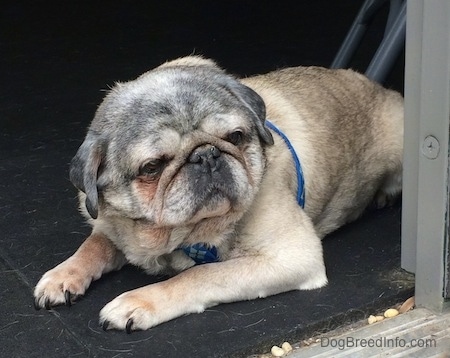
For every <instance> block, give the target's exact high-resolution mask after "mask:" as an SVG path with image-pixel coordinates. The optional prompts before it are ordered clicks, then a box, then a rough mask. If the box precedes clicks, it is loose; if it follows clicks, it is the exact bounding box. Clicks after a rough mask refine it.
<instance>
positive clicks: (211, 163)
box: [189, 144, 221, 170]
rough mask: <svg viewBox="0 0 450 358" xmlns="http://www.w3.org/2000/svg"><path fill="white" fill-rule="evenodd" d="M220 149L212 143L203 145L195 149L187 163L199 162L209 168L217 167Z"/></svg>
mask: <svg viewBox="0 0 450 358" xmlns="http://www.w3.org/2000/svg"><path fill="white" fill-rule="evenodd" d="M220 154H221V153H220V150H219V148H217V147H216V146H214V145H209V144H208V145H205V146H201V147H199V148H197V149H195V150H194V151H193V152H192V154H191V155H190V156H189V163H192V164H200V165H202V166H204V167H209V168H210V169H211V170H217V169H218V168H219V162H218V161H217V158H219V157H220Z"/></svg>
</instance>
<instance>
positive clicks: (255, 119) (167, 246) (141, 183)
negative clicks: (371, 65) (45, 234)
mask: <svg viewBox="0 0 450 358" xmlns="http://www.w3.org/2000/svg"><path fill="white" fill-rule="evenodd" d="M269 123H270V125H269ZM402 147H403V99H402V96H401V95H400V94H399V93H397V92H394V91H392V90H388V89H385V88H383V87H381V86H380V85H378V84H376V83H374V82H372V81H370V80H368V79H367V78H366V77H364V76H363V75H361V74H358V73H356V72H354V71H352V70H330V69H325V68H319V67H295V68H285V69H281V70H277V71H274V72H271V73H268V74H265V75H259V76H255V77H250V78H245V79H240V80H239V79H237V78H236V77H234V76H232V75H229V74H227V73H226V72H225V71H224V70H222V69H221V68H220V67H219V66H218V65H217V64H216V63H215V62H213V61H212V60H209V59H205V58H202V57H197V56H189V57H184V58H180V59H177V60H174V61H171V62H167V63H165V64H163V65H161V66H159V67H157V68H156V69H154V70H151V71H149V72H147V73H144V74H143V75H141V76H140V77H138V78H137V79H135V80H133V81H130V82H127V83H117V84H116V85H115V86H114V87H113V88H112V89H111V91H110V92H109V93H108V94H107V96H106V97H105V99H104V100H103V102H102V103H101V105H100V106H99V108H98V110H97V112H96V114H95V117H94V119H93V121H92V123H91V125H90V127H89V130H88V133H87V135H86V138H85V140H84V142H83V143H82V145H81V147H80V148H79V150H78V152H77V154H76V155H75V157H74V158H73V160H72V163H71V168H70V178H71V181H72V182H73V184H74V185H75V187H77V188H78V189H79V199H80V210H81V212H82V214H83V215H84V216H85V217H86V218H87V219H88V221H89V222H90V224H91V225H92V233H91V235H90V236H89V237H88V238H87V239H86V241H85V242H84V243H83V244H82V245H81V246H80V248H79V249H78V250H77V251H76V252H75V253H74V254H73V256H71V257H69V258H68V259H67V260H66V261H64V262H62V263H61V264H59V265H58V266H56V267H55V268H53V269H51V270H50V271H48V272H47V273H45V274H44V275H43V277H42V278H41V279H40V281H39V282H38V284H37V286H36V288H35V291H34V296H35V306H36V308H47V309H49V308H51V307H54V306H57V305H61V304H66V305H69V306H70V305H71V304H72V303H73V302H74V301H75V300H76V298H78V297H79V296H81V295H83V294H84V293H85V292H86V290H87V288H88V287H89V285H90V283H91V282H92V281H93V280H97V279H99V278H100V277H101V276H102V275H103V274H105V273H107V272H110V271H112V270H119V269H120V268H122V267H123V266H124V265H125V264H127V263H130V264H133V265H136V266H139V267H141V268H142V269H143V270H145V271H146V272H148V273H149V274H151V275H153V274H160V273H169V274H171V278H169V279H167V280H165V281H162V282H159V283H155V284H151V285H148V286H145V287H141V288H138V289H135V290H132V291H129V292H125V293H123V294H121V295H120V296H118V297H117V298H115V299H114V300H112V301H111V302H110V303H108V304H107V305H106V306H105V307H104V308H103V309H102V310H101V312H100V324H101V325H102V326H103V328H104V329H105V330H106V329H118V330H125V331H127V332H131V331H133V330H145V329H148V328H150V327H153V326H155V325H158V324H160V323H162V322H165V321H168V320H171V319H174V318H176V317H178V316H181V315H185V314H189V313H194V312H196V313H199V312H202V311H204V310H205V309H206V308H208V307H211V306H214V305H217V304H220V303H224V302H232V301H239V300H251V299H255V298H258V297H266V296H269V295H274V294H278V293H281V292H285V291H290V290H312V289H317V288H320V287H322V286H324V285H326V284H327V276H326V270H325V265H324V260H323V255H322V244H321V239H322V238H323V237H324V236H325V235H327V234H328V233H330V232H332V231H333V230H335V229H337V228H339V227H341V226H342V225H344V224H346V223H349V222H351V221H353V220H355V219H357V218H358V217H359V216H360V215H361V214H362V213H363V211H364V210H365V209H366V208H367V207H368V206H369V205H370V204H371V203H374V202H375V203H376V205H377V206H384V205H386V204H387V203H389V202H391V201H392V200H393V199H394V198H395V197H396V196H397V195H398V194H399V193H400V191H401V173H402Z"/></svg>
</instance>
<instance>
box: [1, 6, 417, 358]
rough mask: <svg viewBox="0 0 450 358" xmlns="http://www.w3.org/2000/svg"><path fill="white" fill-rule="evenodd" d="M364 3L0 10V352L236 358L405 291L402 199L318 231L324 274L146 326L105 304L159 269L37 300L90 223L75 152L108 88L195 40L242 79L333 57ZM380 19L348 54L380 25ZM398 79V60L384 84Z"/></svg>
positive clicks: (356, 314) (365, 50) (366, 54)
mask: <svg viewBox="0 0 450 358" xmlns="http://www.w3.org/2000/svg"><path fill="white" fill-rule="evenodd" d="M359 4H360V2H359V1H354V0H345V1H339V2H330V1H326V0H320V1H315V2H310V1H286V2H282V4H276V5H274V4H260V5H256V4H251V3H248V4H245V3H242V2H234V1H231V2H223V3H220V4H215V3H213V2H207V1H200V2H186V1H185V2H181V1H180V2H176V1H168V2H157V3H150V2H139V3H129V4H128V3H123V2H119V1H110V2H108V3H107V4H106V3H105V4H104V5H101V6H100V5H92V4H91V3H90V2H73V3H68V4H67V3H62V2H56V1H46V2H41V1H36V2H29V3H27V2H20V1H19V2H10V3H9V4H7V5H4V6H3V8H2V13H1V14H0V16H1V18H0V29H1V31H0V33H1V35H0V36H1V42H0V45H1V49H2V50H1V53H2V56H0V65H1V68H2V84H1V86H0V121H1V130H0V178H1V179H0V229H1V232H2V234H1V235H0V356H11V357H21V356H28V357H43V356H46V357H62V356H64V357H69V356H80V357H84V356H91V357H132V356H134V357H142V356H148V355H149V354H150V355H151V356H154V357H158V356H160V357H194V356H196V357H230V356H245V355H246V354H250V353H254V352H258V351H264V350H266V349H267V347H270V346H271V345H272V344H275V343H280V342H281V341H283V340H286V339H299V338H301V337H304V336H308V335H310V334H312V333H314V332H315V331H318V330H325V329H330V328H333V327H336V326H338V325H341V324H343V323H345V322H347V321H351V320H355V319H359V318H361V317H363V316H364V315H365V314H366V313H368V312H370V310H372V309H373V308H374V307H379V306H384V305H387V304H390V303H392V302H394V301H399V300H402V299H403V298H406V297H407V296H409V295H410V293H411V290H412V281H411V277H410V276H409V275H408V274H406V273H404V272H402V271H401V270H400V269H399V262H400V208H399V207H394V208H390V209H386V210H382V211H377V212H374V213H371V214H368V215H366V216H365V217H363V218H362V219H361V220H359V221H358V222H356V223H354V224H352V225H349V226H348V227H345V228H343V229H341V230H340V231H339V232H337V233H335V234H333V235H332V236H330V237H329V238H327V239H326V240H325V242H324V246H325V258H326V263H327V270H328V275H329V279H330V284H329V285H328V286H327V287H325V288H323V289H321V290H316V291H311V292H290V293H285V294H281V295H277V296H274V297H270V298H267V299H263V300H254V301H250V302H238V303H233V304H227V305H220V306H218V307H215V308H213V309H210V310H207V311H206V312H205V313H202V314H196V315H189V316H186V317H182V318H179V319H176V320H174V321H171V322H168V323H165V324H162V325H161V326H159V327H156V328H154V329H151V330H149V331H146V332H136V333H133V334H132V335H126V334H124V333H122V332H107V333H105V332H103V331H102V330H101V329H100V328H99V327H98V324H97V319H98V312H99V310H100V309H101V308H102V307H103V305H105V304H106V303H107V302H109V301H110V300H111V299H113V298H114V297H115V296H117V295H118V294H120V293H121V292H123V291H126V290H129V289H132V288H136V287H139V286H141V285H145V284H148V283H151V282H155V281H157V280H160V279H163V278H155V277H149V276H147V275H144V274H143V273H142V272H140V271H139V270H138V269H136V268H133V267H127V268H125V269H124V270H122V271H121V272H117V273H112V274H109V275H107V276H105V277H104V278H103V279H101V280H99V281H98V282H95V283H94V284H93V285H92V287H91V289H90V290H89V292H88V294H87V295H86V296H85V297H84V298H83V299H81V300H80V301H79V302H78V303H77V304H75V305H74V306H73V307H72V308H70V309H69V308H66V307H61V308H57V309H55V310H54V311H50V312H46V311H43V310H42V311H35V310H34V308H33V305H32V290H33V287H34V285H35V284H36V282H37V280H38V279H39V277H40V276H41V275H42V274H43V273H44V272H45V271H46V270H48V269H49V268H51V267H53V266H54V265H55V264H57V263H59V262H61V261H62V260H64V259H65V258H67V257H68V256H70V254H71V253H72V252H73V251H74V250H76V248H77V247H78V246H79V245H80V243H81V242H82V241H83V239H84V238H85V237H86V235H87V234H88V233H89V228H88V227H87V226H86V224H84V222H83V221H82V219H81V217H80V216H79V214H78V212H77V203H76V192H75V190H74V188H73V187H72V185H71V183H70V182H69V180H68V172H67V169H68V163H69V162H70V159H71V158H72V156H73V155H74V153H75V151H76V149H77V147H78V146H79V145H80V143H81V141H82V138H83V136H84V133H85V130H86V126H87V124H88V123H89V122H90V120H91V118H92V116H93V113H94V111H95V109H96V106H97V105H98V103H99V102H100V101H101V98H102V97H103V95H104V91H102V89H106V88H107V87H108V85H111V84H112V83H114V81H116V80H123V81H124V80H128V79H131V78H134V77H136V76H138V75H139V74H140V73H142V72H144V71H145V70H148V69H150V68H152V67H154V66H156V65H157V64H159V63H160V62H163V61H165V60H166V59H171V58H174V57H178V56H183V55H186V54H189V53H192V52H195V53H200V54H204V55H205V56H207V57H212V58H215V59H216V60H218V62H219V63H220V64H221V65H222V66H224V67H225V68H227V69H229V70H230V72H232V73H236V74H239V75H242V76H246V75H251V74H254V73H261V72H265V71H269V70H272V69H276V68H279V67H284V66H290V65H313V64H314V65H323V66H327V65H329V63H331V60H332V58H333V56H334V54H335V53H336V51H337V49H338V47H339V45H340V43H341V41H342V39H343V38H344V35H345V33H346V31H347V30H348V28H349V26H350V24H351V22H352V20H353V17H354V16H355V14H356V12H357V10H358V7H359ZM385 15H386V9H384V10H382V11H381V14H380V18H379V19H378V18H377V19H376V20H375V21H374V23H373V26H372V30H371V31H370V33H369V34H368V35H367V37H366V39H365V43H364V45H363V46H362V47H361V49H360V51H359V52H358V54H357V56H356V59H355V61H354V62H353V63H352V66H353V67H355V68H359V69H361V70H363V69H364V66H365V65H366V64H367V63H368V59H369V58H370V57H371V54H372V53H373V51H374V50H375V48H376V43H377V41H378V40H379V39H380V38H381V36H382V33H383V32H382V28H383V17H385ZM387 85H388V86H389V87H393V88H396V89H399V90H401V87H402V64H401V61H399V64H398V65H397V66H396V68H395V69H394V71H393V74H392V75H391V77H390V78H389V81H388V83H387Z"/></svg>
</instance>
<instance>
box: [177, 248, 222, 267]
mask: <svg viewBox="0 0 450 358" xmlns="http://www.w3.org/2000/svg"><path fill="white" fill-rule="evenodd" d="M180 249H181V250H183V252H184V253H185V254H186V255H188V256H189V257H190V258H191V259H192V260H194V261H195V264H196V265H200V264H208V263H211V262H217V261H219V255H218V254H217V248H216V247H215V246H208V245H206V244H194V245H190V246H182V247H181V248H180Z"/></svg>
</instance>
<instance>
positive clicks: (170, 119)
mask: <svg viewBox="0 0 450 358" xmlns="http://www.w3.org/2000/svg"><path fill="white" fill-rule="evenodd" d="M193 59H194V60H195V61H194V62H195V65H190V64H189V63H187V64H186V63H182V64H180V63H177V62H176V61H175V62H173V63H168V64H165V65H163V66H161V67H159V68H157V69H155V70H153V71H150V72H147V73H146V74H144V75H142V76H141V77H139V78H138V79H136V80H134V81H131V82H128V83H124V84H117V85H116V86H115V87H114V88H113V90H112V91H111V92H110V93H109V94H108V95H107V96H106V98H105V99H104V101H103V103H102V104H101V106H100V107H99V109H98V111H97V113H96V116H95V118H94V120H93V122H92V124H91V127H90V129H89V132H88V135H87V137H86V139H85V141H84V143H83V144H82V146H81V147H80V149H79V150H78V153H77V155H76V156H75V158H74V159H73V161H72V166H71V180H72V182H73V183H74V184H75V186H76V187H77V188H79V189H80V190H81V191H83V192H84V193H85V194H86V202H85V203H86V208H87V211H88V212H89V214H90V215H91V216H92V217H93V218H96V217H97V216H102V217H107V216H110V215H111V216H121V217H127V218H131V219H135V220H145V221H146V222H148V223H149V224H150V225H153V226H155V227H176V226H182V225H186V224H193V223H197V222H199V221H201V220H208V219H210V218H217V217H223V218H224V220H227V219H228V220H232V221H236V220H238V219H239V218H240V217H241V216H242V214H243V213H244V212H245V210H246V209H247V208H248V207H249V206H250V204H251V202H252V200H253V198H254V195H255V194H256V192H257V190H258V187H259V184H260V182H261V179H262V175H263V171H264V164H265V163H264V146H265V145H267V144H272V143H273V140H272V137H271V135H270V132H268V130H267V129H266V128H265V127H264V119H265V107H264V103H263V101H262V99H261V98H260V97H259V96H258V95H257V94H256V93H255V92H254V91H253V90H251V89H250V88H248V87H246V86H244V85H242V84H241V83H239V82H238V81H237V80H235V79H234V78H233V77H231V76H229V75H227V74H225V73H224V72H223V71H222V70H220V69H219V68H218V67H216V66H215V64H214V63H212V62H210V61H207V60H202V59H199V58H193Z"/></svg>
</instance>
